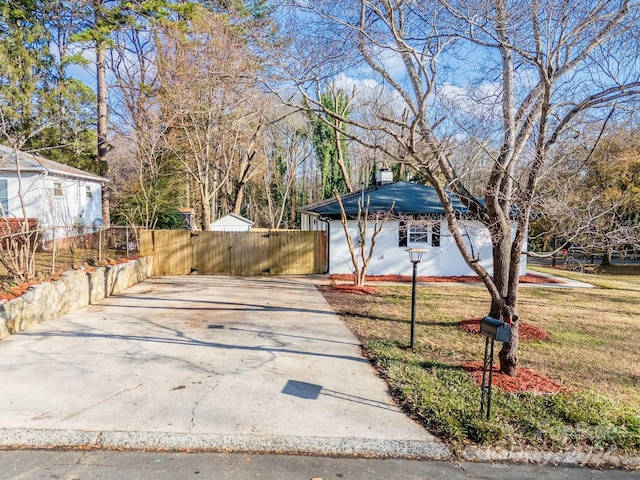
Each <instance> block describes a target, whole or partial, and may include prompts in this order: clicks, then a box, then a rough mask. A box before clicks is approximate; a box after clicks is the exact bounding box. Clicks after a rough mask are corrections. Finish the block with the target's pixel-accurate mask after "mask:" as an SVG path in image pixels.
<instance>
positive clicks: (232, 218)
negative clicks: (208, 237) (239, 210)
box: [209, 213, 253, 232]
mask: <svg viewBox="0 0 640 480" xmlns="http://www.w3.org/2000/svg"><path fill="white" fill-rule="evenodd" d="M252 226H253V222H252V221H251V220H248V219H246V218H244V217H241V216H240V215H236V214H235V213H230V214H228V215H225V216H224V217H220V218H219V219H218V220H216V221H215V222H212V223H210V224H209V230H210V231H212V232H250V231H251V227H252Z"/></svg>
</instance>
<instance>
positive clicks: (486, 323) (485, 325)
mask: <svg viewBox="0 0 640 480" xmlns="http://www.w3.org/2000/svg"><path fill="white" fill-rule="evenodd" d="M480 334H481V335H484V336H485V337H486V339H485V344H484V363H483V367H482V386H481V387H480V389H481V397H480V415H482V414H483V413H484V410H485V405H486V406H487V420H489V418H490V417H491V383H492V381H493V344H494V342H495V341H496V340H497V341H498V342H502V343H509V342H510V341H511V325H509V324H508V323H506V322H503V321H502V320H498V319H496V318H493V317H484V318H483V319H482V320H480ZM487 372H488V373H489V378H488V382H487Z"/></svg>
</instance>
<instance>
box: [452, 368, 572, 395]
mask: <svg viewBox="0 0 640 480" xmlns="http://www.w3.org/2000/svg"><path fill="white" fill-rule="evenodd" d="M482 367H483V365H482V362H469V363H465V364H464V365H462V368H464V369H465V371H467V372H468V373H469V375H471V377H472V378H473V379H474V380H475V381H476V382H477V383H478V385H482ZM487 373H488V372H487ZM487 381H488V380H487ZM491 384H492V386H494V387H496V388H499V389H500V390H502V391H504V392H507V393H517V392H530V393H558V392H562V391H564V390H565V387H564V386H563V385H562V384H560V383H558V382H554V381H553V380H551V379H550V378H549V377H547V376H546V375H543V374H541V373H538V372H535V371H533V370H530V369H528V368H522V367H518V368H517V369H516V376H515V377H510V376H508V375H505V374H504V373H500V371H499V367H498V366H496V365H494V366H493V378H492V382H491Z"/></svg>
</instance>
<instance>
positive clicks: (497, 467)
mask: <svg viewBox="0 0 640 480" xmlns="http://www.w3.org/2000/svg"><path fill="white" fill-rule="evenodd" d="M638 478H640V473H638V472H629V471H623V470H596V469H592V468H577V467H570V466H549V465H517V464H503V463H494V464H491V463H469V462H446V461H425V460H422V461H420V460H402V459H387V460H383V459H365V458H332V457H310V456H288V455H248V454H216V453H192V454H188V453H151V452H113V451H89V452H74V451H61V452H58V451H24V450H23V451H0V480H25V479H29V480H31V479H34V480H40V479H42V480H44V479H47V480H51V479H54V480H59V479H65V480H89V479H91V480H122V479H128V480H147V479H148V480H176V479H180V480H183V479H184V480H188V479H234V480H245V479H247V480H248V479H253V480H255V479H261V480H334V479H344V480H361V479H366V480H377V479H380V480H382V479H384V480H393V479H402V480H414V479H415V480H417V479H420V480H445V479H446V480H461V479H475V480H478V479H497V480H501V479H504V480H524V479H562V480H564V479H571V480H587V479H589V480H605V479H606V480H631V479H635V480H637V479H638Z"/></svg>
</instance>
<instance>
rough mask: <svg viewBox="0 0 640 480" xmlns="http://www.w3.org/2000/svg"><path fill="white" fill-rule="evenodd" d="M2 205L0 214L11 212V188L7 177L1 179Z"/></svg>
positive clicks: (0, 201)
mask: <svg viewBox="0 0 640 480" xmlns="http://www.w3.org/2000/svg"><path fill="white" fill-rule="evenodd" d="M0 206H2V212H0V215H6V214H7V213H8V212H9V190H8V187H7V179H6V178H3V179H0Z"/></svg>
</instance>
